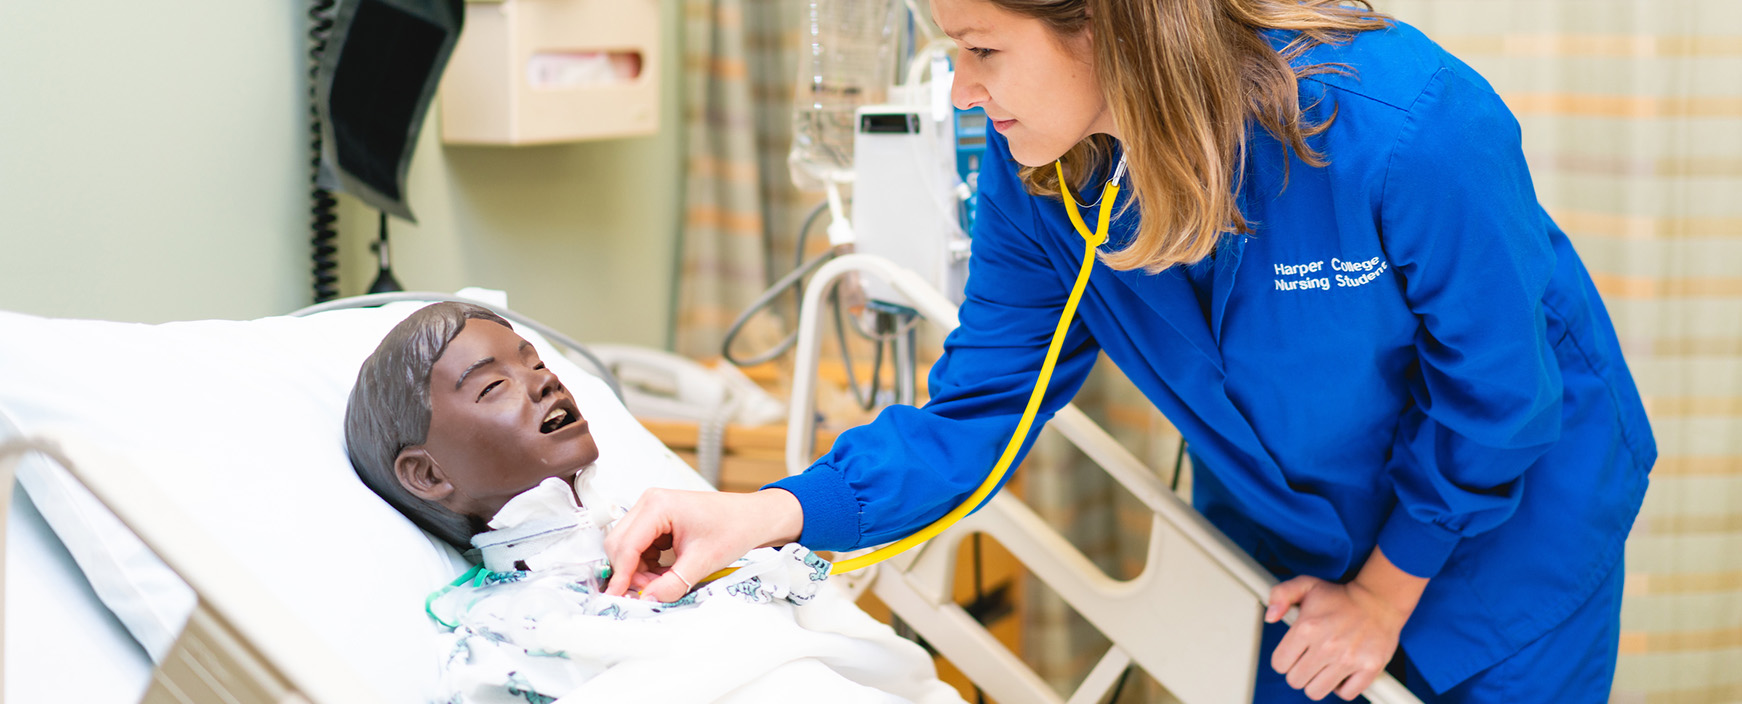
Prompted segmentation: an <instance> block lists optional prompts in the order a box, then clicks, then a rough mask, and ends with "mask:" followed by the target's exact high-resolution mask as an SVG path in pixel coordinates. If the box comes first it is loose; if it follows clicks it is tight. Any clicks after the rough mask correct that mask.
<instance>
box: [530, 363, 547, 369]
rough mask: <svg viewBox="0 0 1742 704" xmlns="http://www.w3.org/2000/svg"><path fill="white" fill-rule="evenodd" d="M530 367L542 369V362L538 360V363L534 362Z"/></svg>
mask: <svg viewBox="0 0 1742 704" xmlns="http://www.w3.org/2000/svg"><path fill="white" fill-rule="evenodd" d="M532 368H533V369H543V368H544V362H539V363H538V364H534V365H532Z"/></svg>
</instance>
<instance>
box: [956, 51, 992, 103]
mask: <svg viewBox="0 0 1742 704" xmlns="http://www.w3.org/2000/svg"><path fill="white" fill-rule="evenodd" d="M986 98H987V93H986V87H985V86H983V85H981V84H980V75H979V70H978V69H976V68H974V61H973V59H969V60H967V61H959V62H957V63H956V75H955V79H954V81H953V82H952V83H951V84H950V102H951V103H954V104H955V106H956V109H957V110H968V109H970V108H973V107H975V106H978V105H980V104H981V103H984V102H986Z"/></svg>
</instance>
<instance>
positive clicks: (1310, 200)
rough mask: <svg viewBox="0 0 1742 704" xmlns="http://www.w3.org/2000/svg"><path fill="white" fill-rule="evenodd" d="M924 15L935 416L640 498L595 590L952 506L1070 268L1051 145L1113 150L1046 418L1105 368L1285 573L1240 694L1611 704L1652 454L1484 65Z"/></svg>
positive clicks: (1101, 162)
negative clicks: (953, 118)
mask: <svg viewBox="0 0 1742 704" xmlns="http://www.w3.org/2000/svg"><path fill="white" fill-rule="evenodd" d="M932 5H933V12H934V17H935V19H936V20H937V21H938V23H939V26H941V27H942V28H943V29H944V30H945V31H946V33H948V34H949V35H950V36H951V37H952V38H954V39H955V40H956V42H957V44H958V46H959V48H960V49H961V52H960V54H959V56H958V62H957V73H956V83H955V87H954V92H953V97H954V100H955V103H956V105H957V106H958V107H961V108H969V107H982V108H984V109H985V111H986V114H987V116H988V117H989V118H991V119H992V121H993V125H994V126H995V127H996V131H997V135H996V136H995V137H993V138H992V139H990V140H989V145H988V148H987V156H986V159H985V162H984V164H985V166H984V170H983V171H982V173H981V176H980V188H981V190H980V206H979V208H980V210H979V215H978V221H977V223H976V225H975V231H974V245H973V256H972V259H971V260H970V267H971V268H970V274H969V278H968V284H967V301H966V302H965V303H964V304H963V306H962V309H961V327H960V328H959V329H957V330H956V331H955V332H954V333H952V334H951V335H950V336H949V338H948V339H947V340H946V341H945V354H944V356H943V358H942V359H940V360H939V362H938V363H937V364H936V365H935V366H934V367H933V370H932V376H931V379H930V387H929V390H930V392H931V402H930V403H928V404H927V405H926V406H925V407H924V408H911V407H893V408H889V409H887V410H886V411H884V412H883V413H882V414H881V415H880V416H879V417H878V419H877V420H876V421H875V422H873V423H871V424H869V425H867V426H865V427H862V428H858V429H855V430H853V431H850V432H847V433H845V434H843V435H842V436H841V437H840V438H839V440H837V441H836V443H835V445H834V448H833V450H831V451H830V452H829V454H828V455H827V456H825V457H823V458H822V459H821V460H819V461H818V462H817V463H816V464H815V465H814V466H812V467H811V468H810V470H809V471H807V472H805V473H804V474H802V475H799V476H796V477H790V478H788V479H785V480H782V481H779V482H776V483H775V484H773V485H770V487H767V488H765V489H764V490H762V491H760V492H755V493H752V494H686V493H671V492H655V493H652V494H650V495H649V496H647V497H645V498H644V499H643V501H642V502H641V504H639V505H638V506H637V507H636V509H635V510H633V511H631V512H630V515H629V516H628V517H627V518H626V519H625V521H624V523H623V524H622V526H621V527H620V528H619V529H618V530H617V531H616V532H615V534H614V535H613V536H612V538H611V543H610V546H609V547H610V548H611V550H612V555H613V563H614V564H616V565H618V566H619V568H620V569H619V576H618V578H617V579H616V580H614V581H613V584H612V587H613V589H614V590H615V591H617V592H619V593H621V592H622V591H623V590H625V589H627V588H631V587H634V588H642V589H644V590H645V591H646V593H648V594H651V595H654V596H657V597H661V598H666V599H670V598H675V597H676V596H677V595H679V594H681V593H682V592H683V591H684V589H685V584H686V580H685V578H684V577H685V576H688V577H690V578H692V579H693V578H694V577H697V576H700V575H705V574H708V573H710V572H711V571H713V570H714V569H716V568H718V567H720V566H722V565H724V564H725V563H726V562H728V561H729V560H730V559H731V558H733V557H736V556H738V555H741V554H743V553H744V552H745V551H746V550H747V549H749V548H751V547H755V546H758V545H771V544H779V543H782V542H786V541H791V540H795V539H796V540H797V541H799V542H801V543H803V544H805V545H807V546H809V547H812V548H816V549H831V550H845V549H851V548H858V547H862V546H868V545H875V544H879V543H884V542H888V541H891V540H894V539H897V538H899V537H902V536H904V535H906V534H908V533H910V532H912V531H914V530H916V529H918V528H919V527H921V526H923V525H925V524H926V523H928V522H930V521H932V520H933V519H936V518H937V517H939V516H940V515H942V514H943V513H945V512H946V511H947V510H948V509H949V508H951V507H953V506H954V505H955V504H956V503H958V502H960V501H961V500H962V499H964V498H965V497H966V496H967V495H968V494H969V493H970V492H972V491H973V489H974V488H975V487H976V486H977V485H978V483H979V482H980V481H981V479H982V478H983V477H984V476H985V472H986V471H987V468H989V467H990V466H991V465H992V464H993V459H994V458H995V457H996V456H997V454H998V452H999V450H1000V449H1001V448H1002V446H1003V443H1004V442H1005V440H1006V438H1007V437H1008V434H1009V433H1010V432H1011V430H1012V428H1013V427H1014V426H1015V424H1016V421H1017V419H1018V417H1019V416H1020V415H1021V412H1022V409H1023V406H1024V402H1025V400H1026V398H1027V395H1028V393H1029V391H1030V388H1031V385H1032V383H1033V380H1034V378H1035V374H1036V370H1037V369H1038V368H1039V367H1040V365H1041V361H1042V358H1043V356H1044V354H1045V348H1046V345H1047V343H1048V340H1049V338H1050V336H1051V332H1052V329H1053V326H1054V324H1055V322H1056V319H1057V316H1058V315H1059V312H1060V309H1061V308H1062V307H1063V306H1064V304H1065V300H1066V298H1067V296H1068V294H1069V290H1070V287H1071V284H1072V282H1073V280H1074V279H1075V276H1076V272H1077V268H1078V265H1079V261H1080V260H1079V257H1080V256H1081V251H1082V243H1083V240H1082V236H1081V235H1079V234H1078V233H1077V231H1076V230H1075V229H1074V228H1073V227H1072V226H1071V224H1070V222H1069V220H1068V218H1067V215H1066V212H1065V208H1064V205H1063V201H1062V200H1061V198H1060V196H1059V188H1058V183H1057V181H1058V178H1057V176H1056V175H1055V174H1056V173H1057V172H1056V171H1055V170H1054V168H1055V167H1054V165H1053V164H1054V161H1055V160H1060V162H1061V165H1062V168H1063V173H1064V178H1065V180H1066V182H1067V184H1068V185H1069V186H1070V188H1071V191H1072V197H1077V198H1079V199H1080V200H1084V201H1087V200H1089V199H1090V198H1091V197H1092V196H1093V195H1094V194H1098V193H1101V192H1102V185H1103V184H1104V183H1105V182H1106V181H1107V179H1108V178H1109V174H1110V173H1111V172H1112V171H1113V169H1114V164H1115V163H1118V162H1119V161H1120V160H1123V161H1124V162H1125V163H1126V165H1127V166H1128V176H1127V178H1126V180H1125V182H1124V183H1123V187H1124V189H1123V191H1122V192H1120V193H1119V196H1118V197H1119V202H1118V203H1117V204H1116V205H1117V206H1118V210H1117V211H1116V212H1118V213H1119V215H1118V217H1117V218H1115V220H1114V221H1113V223H1112V226H1111V228H1110V233H1109V239H1108V241H1107V243H1106V244H1105V245H1103V246H1102V247H1101V249H1100V252H1099V258H1100V261H1099V262H1098V263H1097V264H1096V266H1095V267H1094V269H1093V272H1092V274H1091V277H1090V279H1089V283H1088V288H1087V291H1086V293H1085V294H1084V295H1083V299H1082V304H1081V308H1080V310H1079V313H1078V316H1077V318H1076V320H1075V321H1073V323H1072V325H1071V327H1070V329H1069V332H1068V335H1067V337H1066V338H1065V342H1064V347H1063V353H1062V354H1061V355H1060V358H1059V362H1058V368H1057V371H1056V372H1055V375H1054V377H1053V382H1052V387H1051V388H1050V389H1049V392H1048V394H1047V397H1046V399H1045V402H1044V404H1043V405H1042V414H1041V418H1042V419H1044V418H1046V417H1049V416H1050V414H1051V413H1052V412H1053V411H1054V410H1056V409H1057V408H1058V407H1059V406H1061V405H1063V404H1064V403H1066V402H1067V401H1068V400H1069V399H1070V398H1071V396H1072V395H1073V394H1075V393H1076V391H1077V389H1078V387H1079V386H1080V385H1081V384H1082V382H1083V379H1084V378H1085V377H1086V375H1087V374H1088V372H1089V368H1090V366H1091V365H1092V364H1093V363H1094V360H1095V358H1096V355H1097V352H1105V353H1106V354H1107V356H1108V357H1109V358H1111V359H1112V360H1113V362H1114V363H1115V364H1117V365H1118V366H1119V368H1120V370H1121V371H1122V372H1124V374H1125V376H1127V377H1128V378H1129V379H1131V381H1132V382H1133V383H1135V384H1136V385H1137V386H1138V387H1139V388H1140V389H1142V391H1143V392H1144V394H1145V395H1146V396H1147V397H1148V398H1149V400H1150V401H1151V402H1152V403H1154V404H1155V406H1156V407H1157V408H1159V409H1160V410H1161V411H1162V412H1163V413H1164V414H1166V416H1167V417H1168V418H1169V420H1171V421H1172V422H1173V424H1174V425H1175V426H1176V427H1178V428H1179V430H1180V432H1181V433H1182V434H1183V435H1184V437H1185V439H1186V440H1187V441H1188V443H1189V446H1190V448H1191V451H1192V456H1193V466H1194V467H1195V468H1197V473H1196V474H1195V479H1194V484H1195V487H1194V496H1193V500H1194V503H1195V504H1196V506H1197V507H1198V509H1199V510H1200V511H1202V512H1203V514H1204V515H1205V516H1206V517H1208V518H1209V520H1210V521H1212V522H1213V523H1214V524H1215V525H1216V526H1218V527H1219V528H1221V529H1222V530H1223V531H1224V532H1225V533H1227V535H1228V536H1229V537H1230V538H1232V539H1233V540H1234V542H1236V543H1237V544H1239V545H1240V546H1242V547H1243V548H1245V549H1246V550H1247V551H1248V552H1250V553H1251V555H1252V556H1253V557H1254V558H1256V559H1257V560H1258V561H1259V562H1260V563H1261V564H1263V565H1264V566H1265V567H1267V568H1268V569H1270V570H1271V571H1272V572H1274V573H1275V574H1276V575H1277V576H1278V577H1279V578H1281V579H1283V580H1285V581H1283V582H1282V583H1281V584H1280V585H1279V586H1277V587H1276V589H1275V590H1274V591H1273V592H1272V593H1271V595H1270V597H1271V599H1270V601H1271V608H1270V610H1269V612H1268V613H1267V614H1266V618H1267V620H1269V621H1273V622H1274V621H1276V620H1277V617H1278V616H1279V615H1280V614H1281V613H1283V612H1284V611H1286V610H1287V608H1288V607H1289V606H1293V605H1298V606H1299V607H1300V608H1301V615H1300V618H1299V619H1298V620H1297V621H1296V623H1295V624H1294V626H1293V627H1292V628H1291V629H1287V630H1285V629H1284V628H1283V626H1282V625H1281V624H1280V623H1275V624H1273V625H1272V626H1270V627H1268V628H1267V630H1266V639H1265V646H1264V647H1265V649H1266V653H1265V660H1264V661H1263V662H1264V664H1265V665H1266V666H1263V667H1260V668H1259V670H1260V672H1259V682H1258V686H1257V698H1258V700H1259V701H1265V702H1271V701H1293V700H1299V699H1301V698H1303V697H1304V698H1307V699H1313V700H1318V699H1322V698H1324V697H1326V696H1329V695H1331V694H1335V695H1337V696H1339V697H1342V698H1344V699H1352V698H1354V697H1355V696H1356V695H1357V694H1358V693H1359V692H1360V691H1362V690H1363V689H1365V688H1366V686H1367V685H1368V684H1369V683H1371V682H1372V680H1373V679H1374V678H1375V677H1376V676H1377V675H1378V674H1379V673H1380V672H1381V671H1383V669H1384V668H1385V667H1386V666H1387V663H1389V662H1391V661H1392V660H1393V658H1394V655H1399V654H1400V655H1401V657H1400V658H1398V664H1399V665H1401V666H1402V667H1403V668H1404V670H1403V671H1404V672H1405V677H1404V680H1405V684H1406V685H1407V686H1409V687H1410V689H1412V690H1413V691H1415V692H1416V693H1417V694H1418V695H1419V696H1421V697H1422V698H1423V699H1424V700H1426V701H1445V702H1478V701H1480V702H1488V701H1496V702H1497V701H1505V702H1529V701H1604V700H1606V699H1607V696H1608V689H1609V685H1610V681H1611V679H1612V677H1613V673H1614V666H1615V654H1616V648H1617V639H1618V635H1619V634H1618V622H1619V609H1620V595H1621V582H1622V574H1623V570H1622V567H1621V564H1622V548H1623V543H1624V541H1625V539H1626V537H1627V533H1628V530H1629V528H1630V527H1631V525H1632V522H1633V518H1634V516H1635V515H1636V514H1637V512H1638V509H1639V505H1640V501H1641V498H1642V497H1643V495H1644V492H1645V487H1646V480H1647V474H1648V472H1649V471H1650V468H1651V466H1652V463H1653V462H1654V460H1655V458H1656V448H1655V445H1654V442H1653V439H1652V436H1651V430H1650V428H1649V426H1648V425H1647V423H1646V419H1645V413H1644V410H1643V408H1642V405H1641V403H1640V399H1639V394H1638V391H1637V390H1636V389H1635V387H1634V384H1633V381H1632V379H1631V377H1630V376H1629V373H1628V371H1627V367H1626V364H1625V363H1624V361H1623V360H1622V355H1621V349H1620V346H1619V344H1618V343H1617V340H1616V335H1615V331H1614V329H1613V327H1612V325H1611V324H1610V322H1609V317H1608V314H1607V312H1606V311H1605V310H1604V308H1603V305H1602V302H1601V301H1600V300H1599V298H1598V295H1597V291H1596V289H1595V287H1594V286H1593V285H1592V283H1591V279H1590V276H1589V275H1588V274H1587V273H1586V271H1585V268H1584V266H1583V265H1582V264H1581V263H1580V261H1579V259H1578V256H1577V254H1575V253H1574V251H1573V249H1572V246H1571V245H1570V244H1569V243H1568V241H1567V237H1566V236H1565V235H1564V234H1563V233H1562V232H1561V230H1560V229H1559V228H1558V227H1557V226H1556V225H1555V223H1554V222H1553V221H1552V220H1551V219H1550V218H1549V216H1548V215H1547V214H1546V213H1545V212H1544V211H1543V209H1542V208H1541V206H1540V205H1538V203H1537V199H1536V194H1535V192H1534V189H1533V186H1532V184H1531V180H1530V174H1529V171H1528V169H1527V167H1526V164H1525V159H1524V156H1523V154H1522V152H1521V148H1520V141H1519V127H1518V124H1517V122H1516V121H1515V120H1514V119H1513V117H1512V115H1511V114H1510V113H1509V112H1508V111H1507V109H1506V106H1505V104H1504V103H1503V102H1502V101H1501V99H1500V98H1499V97H1498V96H1496V95H1495V93H1494V91H1493V89H1492V88H1490V87H1489V85H1488V84H1487V83H1486V82H1485V81H1484V80H1483V79H1482V77H1481V76H1479V75H1477V74H1476V73H1475V72H1474V71H1472V70H1471V69H1470V68H1469V67H1468V66H1466V65H1464V64H1463V63H1462V62H1460V61H1459V60H1457V59H1456V58H1454V57H1452V56H1451V55H1449V54H1447V53H1446V52H1444V51H1443V50H1442V49H1440V48H1439V47H1438V46H1436V45H1435V44H1434V43H1433V42H1431V41H1429V40H1428V39H1427V38H1426V37H1424V36H1422V35H1421V34H1420V33H1419V32H1417V31H1416V30H1414V29H1413V28H1411V27H1409V26H1407V25H1405V24H1402V23H1400V22H1395V21H1392V20H1389V19H1386V18H1383V17H1381V16H1378V15H1376V14H1373V13H1371V12H1368V11H1366V10H1364V9H1354V8H1348V7H1342V6H1338V5H1337V4H1335V3H1333V2H1327V1H1324V0H1304V1H1298V0H934V2H933V3H932ZM1029 441H1030V442H1032V437H1031V438H1029ZM1024 449H1025V450H1026V446H1025V448H1024ZM666 544H670V545H671V546H673V548H674V549H675V550H676V551H677V561H676V564H675V565H674V568H673V570H671V571H669V572H661V571H660V570H659V569H656V568H654V567H653V566H652V565H651V564H650V563H649V561H648V560H647V559H646V558H644V557H643V555H644V553H648V548H649V547H650V546H652V545H666ZM649 554H651V553H649ZM638 566H639V569H638V568H637V567H638ZM1399 651H1401V652H1400V653H1399Z"/></svg>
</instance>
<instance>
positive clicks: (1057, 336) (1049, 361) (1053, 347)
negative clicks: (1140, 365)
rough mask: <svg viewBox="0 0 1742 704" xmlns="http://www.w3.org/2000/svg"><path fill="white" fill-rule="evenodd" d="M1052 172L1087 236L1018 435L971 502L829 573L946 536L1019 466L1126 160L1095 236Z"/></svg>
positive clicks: (1104, 199)
mask: <svg viewBox="0 0 1742 704" xmlns="http://www.w3.org/2000/svg"><path fill="white" fill-rule="evenodd" d="M1053 167H1054V168H1055V169H1056V170H1057V172H1058V179H1059V194H1060V195H1062V196H1064V202H1065V213H1066V214H1068V215H1070V218H1071V226H1072V227H1075V228H1076V230H1077V234H1080V235H1082V237H1083V244H1084V247H1083V263H1082V265H1081V266H1079V267H1078V270H1077V280H1076V283H1075V284H1073V285H1072V286H1071V295H1070V298H1068V299H1066V300H1065V307H1064V311H1063V312H1061V313H1060V314H1059V321H1058V325H1057V326H1055V327H1054V328H1053V332H1052V342H1051V343H1050V344H1048V345H1047V348H1046V359H1045V360H1044V361H1042V362H1041V363H1040V375H1039V377H1037V378H1036V379H1035V382H1034V391H1032V392H1030V393H1029V395H1028V406H1027V407H1025V408H1024V409H1023V410H1022V420H1020V421H1018V422H1017V423H1016V430H1015V431H1014V432H1012V433H1011V434H1010V442H1009V443H1008V444H1006V445H1005V446H1004V454H1002V455H1000V456H999V457H998V463H997V464H996V465H993V467H992V472H991V473H990V474H988V475H986V481H983V482H981V483H980V487H979V488H978V489H975V490H974V493H973V494H970V495H968V498H966V499H964V500H963V501H962V503H960V504H958V505H957V506H956V507H955V508H954V509H951V510H950V512H949V513H946V514H944V515H943V517H942V518H939V519H937V520H936V521H932V523H931V524H930V525H927V526H926V527H924V528H921V529H919V530H918V531H917V532H915V533H913V534H912V535H909V536H907V537H905V538H902V539H901V540H897V541H895V542H893V543H890V544H888V545H885V546H883V547H880V548H877V549H876V550H873V551H871V552H868V553H866V554H864V555H860V556H858V557H853V558H848V559H846V560H841V561H839V562H836V563H834V565H833V566H831V567H830V568H829V574H831V575H836V574H845V573H847V572H852V571H853V570H857V569H862V568H865V567H869V566H871V565H875V564H877V563H879V562H882V561H884V560H887V559H889V558H891V557H895V556H896V555H899V554H901V553H903V552H907V551H908V550H909V549H912V548H913V547H914V546H916V545H919V544H920V543H924V542H925V541H927V540H931V539H932V538H935V537H937V535H938V534H939V533H942V532H944V531H945V530H947V529H948V528H949V527H950V526H953V525H955V524H956V522H957V521H960V520H962V519H963V518H964V517H966V516H967V515H968V514H970V513H973V512H974V510H975V509H978V508H979V507H980V504H982V503H984V502H985V501H986V499H987V497H990V496H991V495H992V492H993V491H995V490H996V489H997V488H998V485H999V483H1000V482H1003V481H1004V475H1006V474H1008V473H1009V472H1010V463H1012V462H1014V461H1016V453H1017V452H1018V451H1019V450H1021V449H1022V443H1023V441H1024V440H1026V439H1027V438H1028V431H1029V428H1031V427H1033V425H1034V418H1035V416H1037V415H1039V414H1040V402H1041V400H1042V399H1044V398H1045V397H1046V389H1047V386H1048V385H1049V384H1050V383H1051V382H1052V370H1053V367H1054V366H1055V365H1057V363H1058V357H1059V352H1060V351H1061V350H1063V349H1064V345H1065V332H1066V331H1067V330H1069V329H1070V326H1071V320H1072V319H1073V318H1075V317H1076V314H1077V303H1078V302H1079V301H1081V300H1082V298H1083V290H1084V289H1086V288H1087V287H1088V284H1089V272H1090V271H1091V270H1093V269H1094V265H1095V249H1096V248H1097V247H1100V246H1101V244H1102V243H1103V242H1106V241H1107V223H1108V222H1110V221H1111V220H1112V215H1113V202H1114V201H1116V200H1118V198H1119V179H1120V177H1121V176H1123V175H1124V172H1125V161H1124V159H1120V161H1119V166H1118V168H1117V169H1115V170H1114V172H1113V178H1111V179H1109V180H1108V182H1107V186H1106V188H1105V189H1104V190H1103V191H1102V193H1101V208H1100V212H1099V213H1097V217H1096V218H1095V231H1094V232H1090V231H1089V228H1088V226H1087V225H1085V224H1083V215H1082V213H1080V212H1078V209H1077V201H1076V199H1075V198H1072V197H1071V192H1070V188H1069V187H1068V186H1067V185H1065V171H1064V165H1063V164H1062V163H1060V162H1056V161H1055V162H1053ZM735 571H737V568H736V567H727V568H725V569H723V570H720V571H718V572H715V573H713V574H710V575H708V576H707V577H706V578H704V579H702V581H701V582H698V583H697V584H703V583H707V582H712V581H714V580H716V579H720V578H722V577H725V576H726V575H729V574H731V573H733V572H735Z"/></svg>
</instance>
